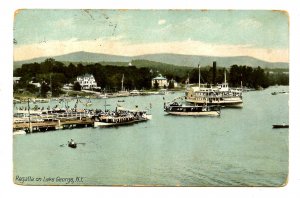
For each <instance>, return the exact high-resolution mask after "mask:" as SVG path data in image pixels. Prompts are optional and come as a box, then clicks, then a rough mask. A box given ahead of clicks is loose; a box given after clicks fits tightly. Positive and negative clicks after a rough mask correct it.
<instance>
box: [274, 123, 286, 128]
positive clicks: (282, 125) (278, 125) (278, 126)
mask: <svg viewBox="0 0 300 198" xmlns="http://www.w3.org/2000/svg"><path fill="white" fill-rule="evenodd" d="M280 128H289V125H288V124H285V123H283V124H273V129H280Z"/></svg>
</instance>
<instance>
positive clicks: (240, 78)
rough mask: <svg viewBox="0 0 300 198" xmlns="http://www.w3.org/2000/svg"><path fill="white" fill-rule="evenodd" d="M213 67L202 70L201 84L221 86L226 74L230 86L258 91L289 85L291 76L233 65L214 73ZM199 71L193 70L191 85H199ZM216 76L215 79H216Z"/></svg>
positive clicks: (258, 68) (259, 68)
mask: <svg viewBox="0 0 300 198" xmlns="http://www.w3.org/2000/svg"><path fill="white" fill-rule="evenodd" d="M213 70H214V68H213V67H209V66H207V67H204V68H201V72H200V73H201V79H202V80H201V83H208V84H214V82H215V84H220V83H222V82H224V80H225V73H226V77H227V79H226V80H227V82H228V83H229V86H232V87H239V86H246V87H248V88H255V89H258V88H260V87H262V88H267V87H269V86H272V85H289V75H288V74H285V73H283V72H275V73H274V72H272V71H265V70H264V69H263V68H261V67H260V66H258V67H249V66H245V65H244V66H238V65H232V66H231V67H230V69H229V71H227V70H226V69H225V68H218V69H216V71H215V72H214V71H213ZM198 72H199V71H198V69H193V70H192V72H191V75H190V82H191V83H198V79H199V77H198V76H199V74H198ZM214 75H215V77H214Z"/></svg>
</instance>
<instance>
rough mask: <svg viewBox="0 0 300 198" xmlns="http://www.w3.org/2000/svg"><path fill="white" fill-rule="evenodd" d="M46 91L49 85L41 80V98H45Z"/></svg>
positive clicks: (48, 89)
mask: <svg viewBox="0 0 300 198" xmlns="http://www.w3.org/2000/svg"><path fill="white" fill-rule="evenodd" d="M48 91H50V87H49V86H48V85H47V84H46V83H45V82H43V83H42V85H41V96H42V97H43V98H46V97H47V92H48Z"/></svg>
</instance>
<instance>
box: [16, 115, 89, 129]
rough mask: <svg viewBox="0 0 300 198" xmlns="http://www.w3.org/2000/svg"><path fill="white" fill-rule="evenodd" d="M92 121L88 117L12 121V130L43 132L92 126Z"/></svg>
mask: <svg viewBox="0 0 300 198" xmlns="http://www.w3.org/2000/svg"><path fill="white" fill-rule="evenodd" d="M93 124H94V121H93V120H91V119H90V118H85V119H74V120H65V119H58V120H53V121H44V122H33V123H28V122H24V123H14V124H13V130H14V131H15V130H25V131H26V132H27V133H31V132H45V131H51V130H58V129H69V128H82V127H91V126H93Z"/></svg>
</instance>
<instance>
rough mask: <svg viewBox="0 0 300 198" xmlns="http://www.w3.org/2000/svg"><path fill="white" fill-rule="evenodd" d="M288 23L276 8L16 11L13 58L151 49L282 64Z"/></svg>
mask: <svg viewBox="0 0 300 198" xmlns="http://www.w3.org/2000/svg"><path fill="white" fill-rule="evenodd" d="M288 25H289V18H288V14H287V13H285V12H280V11H245V10H244V11H232V10H231V11H230V10H228V11H217V10H215V11H214V10H210V11H201V10H19V11H18V12H17V14H16V16H15V19H14V38H15V39H16V41H17V44H16V45H15V54H14V57H15V59H16V60H24V59H30V58H34V57H39V56H54V55H59V54H64V53H70V52H74V51H90V52H97V53H109V54H116V55H140V54H145V53H156V52H157V53H180V54H194V55H195V54H196V55H197V54H198V55H217V56H236V55H249V56H254V57H256V58H260V59H264V60H267V61H273V62H275V61H285V62H288V49H289V31H288V29H289V27H288ZM192 49H194V50H192ZM24 50H25V51H29V52H31V53H27V54H26V53H24Z"/></svg>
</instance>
